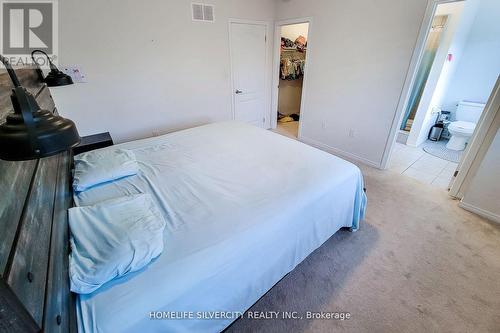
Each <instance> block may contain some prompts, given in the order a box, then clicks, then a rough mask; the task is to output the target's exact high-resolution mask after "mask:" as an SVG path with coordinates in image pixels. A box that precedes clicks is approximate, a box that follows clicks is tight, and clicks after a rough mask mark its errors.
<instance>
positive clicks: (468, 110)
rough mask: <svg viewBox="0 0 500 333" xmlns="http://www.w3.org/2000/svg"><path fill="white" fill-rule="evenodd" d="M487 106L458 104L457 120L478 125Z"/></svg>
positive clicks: (481, 104) (466, 103)
mask: <svg viewBox="0 0 500 333" xmlns="http://www.w3.org/2000/svg"><path fill="white" fill-rule="evenodd" d="M485 106H486V104H483V103H474V102H465V101H462V102H460V103H458V108H457V115H456V119H457V120H461V121H468V122H471V123H475V124H477V122H478V121H479V118H480V117H481V113H483V110H484V107H485Z"/></svg>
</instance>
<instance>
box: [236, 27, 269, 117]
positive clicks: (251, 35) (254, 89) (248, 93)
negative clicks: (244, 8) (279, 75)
mask: <svg viewBox="0 0 500 333" xmlns="http://www.w3.org/2000/svg"><path fill="white" fill-rule="evenodd" d="M266 34H267V24H266V23H260V22H250V21H248V22H247V21H230V22H229V35H230V52H231V73H232V103H233V119H234V120H238V121H242V122H246V123H249V124H252V125H255V126H258V127H264V126H265V123H266V114H265V110H266V109H267V110H269V108H266V106H267V105H269V104H268V102H267V97H266V80H267V78H266V73H267V36H266Z"/></svg>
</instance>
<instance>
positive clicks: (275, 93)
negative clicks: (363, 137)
mask: <svg viewBox="0 0 500 333" xmlns="http://www.w3.org/2000/svg"><path fill="white" fill-rule="evenodd" d="M300 23H309V28H308V38H307V54H306V62H305V64H304V72H305V73H304V78H303V80H302V96H301V101H300V120H299V133H298V139H299V140H300V139H301V138H302V123H303V122H302V120H303V119H304V117H307V112H306V108H305V105H306V103H305V101H306V97H307V82H308V80H307V77H308V74H309V66H310V65H311V54H312V53H311V51H312V50H313V48H312V46H313V43H312V40H313V38H311V37H312V36H313V35H312V33H311V32H312V25H313V19H312V17H299V18H294V19H289V20H280V21H276V22H275V25H274V62H273V83H272V107H271V115H270V117H271V128H272V129H275V128H276V127H277V126H278V97H279V84H280V58H281V52H280V51H281V27H282V26H284V25H291V24H300Z"/></svg>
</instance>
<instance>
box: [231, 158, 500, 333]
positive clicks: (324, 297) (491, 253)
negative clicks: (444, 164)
mask: <svg viewBox="0 0 500 333" xmlns="http://www.w3.org/2000/svg"><path fill="white" fill-rule="evenodd" d="M362 169H363V172H364V174H365V182H366V187H367V189H368V198H369V206H368V211H367V219H366V221H365V222H364V223H363V224H362V226H361V229H360V230H359V231H358V232H356V233H349V232H346V231H340V232H338V233H337V234H336V235H334V236H333V237H332V238H331V239H330V240H328V241H327V242H326V243H325V244H323V246H322V247H320V248H319V249H318V250H316V251H315V252H314V253H313V254H311V255H310V256H309V257H308V258H307V259H306V260H305V261H304V262H303V263H301V264H300V265H299V266H298V267H297V268H296V269H295V270H294V271H292V272H291V273H290V274H289V275H288V276H286V277H285V278H284V279H283V280H282V281H281V282H280V283H278V284H277V285H276V286H275V287H274V288H273V289H271V291H270V292H269V293H267V294H266V295H265V296H264V297H263V298H262V299H261V300H260V301H259V302H257V303H256V304H255V305H254V306H253V307H252V308H251V311H297V312H298V313H305V312H306V311H345V312H349V313H351V315H352V318H351V319H350V320H348V321H335V320H325V319H323V320H322V319H317V320H305V319H303V320H292V319H290V320H255V319H247V318H243V319H240V320H238V321H236V322H235V323H234V324H233V325H232V326H231V327H230V328H229V329H228V332H288V333H290V332H454V333H455V332H474V333H476V332H500V225H497V224H494V223H490V222H487V221H486V220H484V219H482V218H480V217H478V216H476V215H474V214H472V213H469V212H466V211H464V210H462V209H461V208H459V207H458V206H457V202H456V201H453V200H452V199H450V198H449V197H448V196H447V194H446V192H445V191H443V190H440V189H435V188H433V187H431V186H429V185H424V184H420V183H418V182H416V181H414V180H412V179H411V178H409V177H405V176H402V175H399V174H397V173H393V172H391V171H379V170H376V169H371V168H368V167H362Z"/></svg>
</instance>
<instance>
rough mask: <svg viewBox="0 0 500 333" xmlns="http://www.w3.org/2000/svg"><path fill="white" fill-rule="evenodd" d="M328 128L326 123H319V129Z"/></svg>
mask: <svg viewBox="0 0 500 333" xmlns="http://www.w3.org/2000/svg"><path fill="white" fill-rule="evenodd" d="M327 127H328V126H327V124H326V121H323V122H321V128H322V129H326V128H327Z"/></svg>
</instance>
